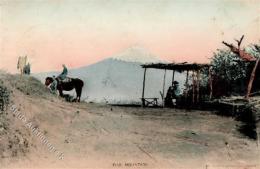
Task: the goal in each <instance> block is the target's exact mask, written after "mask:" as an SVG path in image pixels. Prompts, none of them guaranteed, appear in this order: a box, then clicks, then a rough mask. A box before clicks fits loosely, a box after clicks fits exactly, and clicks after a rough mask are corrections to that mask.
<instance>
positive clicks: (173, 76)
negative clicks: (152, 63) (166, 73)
mask: <svg viewBox="0 0 260 169" xmlns="http://www.w3.org/2000/svg"><path fill="white" fill-rule="evenodd" d="M174 78H175V70H173V71H172V84H173V82H174Z"/></svg>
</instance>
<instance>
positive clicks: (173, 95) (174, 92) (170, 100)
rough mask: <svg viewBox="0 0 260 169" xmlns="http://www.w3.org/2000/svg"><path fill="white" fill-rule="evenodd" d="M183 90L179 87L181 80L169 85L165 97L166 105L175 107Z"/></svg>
mask: <svg viewBox="0 0 260 169" xmlns="http://www.w3.org/2000/svg"><path fill="white" fill-rule="evenodd" d="M180 94H181V91H180V87H179V82H177V81H174V82H173V83H172V86H170V87H169V89H168V91H167V94H166V97H165V106H166V107H173V106H174V105H175V104H176V99H177V98H178V97H179V96H180Z"/></svg>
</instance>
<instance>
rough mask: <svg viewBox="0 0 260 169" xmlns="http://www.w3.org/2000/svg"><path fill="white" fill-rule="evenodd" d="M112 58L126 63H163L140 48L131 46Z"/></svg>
mask: <svg viewBox="0 0 260 169" xmlns="http://www.w3.org/2000/svg"><path fill="white" fill-rule="evenodd" d="M112 58H114V59H117V60H121V61H126V62H137V63H159V62H165V61H162V60H161V59H159V58H158V57H156V56H154V55H153V54H151V53H150V52H149V51H147V50H146V49H144V48H142V47H140V46H137V45H136V46H132V47H130V48H128V49H126V50H124V51H122V52H121V53H119V54H117V55H115V56H112Z"/></svg>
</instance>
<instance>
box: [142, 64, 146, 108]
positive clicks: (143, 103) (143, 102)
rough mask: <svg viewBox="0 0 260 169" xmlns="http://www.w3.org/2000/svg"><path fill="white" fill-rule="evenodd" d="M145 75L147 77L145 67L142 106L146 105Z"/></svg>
mask: <svg viewBox="0 0 260 169" xmlns="http://www.w3.org/2000/svg"><path fill="white" fill-rule="evenodd" d="M145 77H146V68H144V79H143V92H142V106H143V107H145V100H144V91H145Z"/></svg>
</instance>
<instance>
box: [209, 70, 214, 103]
mask: <svg viewBox="0 0 260 169" xmlns="http://www.w3.org/2000/svg"><path fill="white" fill-rule="evenodd" d="M212 82H213V79H212V67H209V100H211V99H212V94H213V84H212Z"/></svg>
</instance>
